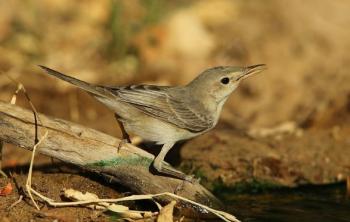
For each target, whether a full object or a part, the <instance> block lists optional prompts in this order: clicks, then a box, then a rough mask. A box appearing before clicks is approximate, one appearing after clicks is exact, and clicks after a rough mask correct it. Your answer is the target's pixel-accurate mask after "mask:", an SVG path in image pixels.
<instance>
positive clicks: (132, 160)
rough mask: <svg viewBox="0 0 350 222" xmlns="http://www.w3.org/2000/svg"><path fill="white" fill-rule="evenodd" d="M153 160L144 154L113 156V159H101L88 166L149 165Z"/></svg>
mask: <svg viewBox="0 0 350 222" xmlns="http://www.w3.org/2000/svg"><path fill="white" fill-rule="evenodd" d="M152 162H153V159H150V158H147V157H142V156H128V157H113V158H111V159H106V160H99V161H96V162H94V163H89V164H88V166H95V167H96V166H98V167H113V166H120V165H129V166H144V167H149V166H150V165H151V164H152Z"/></svg>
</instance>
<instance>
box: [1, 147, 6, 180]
mask: <svg viewBox="0 0 350 222" xmlns="http://www.w3.org/2000/svg"><path fill="white" fill-rule="evenodd" d="M3 146H4V142H3V141H2V140H0V174H1V175H2V176H3V177H5V178H7V175H6V173H5V172H4V171H2V148H3Z"/></svg>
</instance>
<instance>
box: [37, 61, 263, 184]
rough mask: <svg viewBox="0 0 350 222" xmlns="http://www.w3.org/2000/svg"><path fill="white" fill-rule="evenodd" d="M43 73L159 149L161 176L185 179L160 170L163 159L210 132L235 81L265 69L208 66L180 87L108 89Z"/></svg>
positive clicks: (182, 175)
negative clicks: (182, 144)
mask: <svg viewBox="0 0 350 222" xmlns="http://www.w3.org/2000/svg"><path fill="white" fill-rule="evenodd" d="M40 67H41V68H43V69H44V70H45V71H46V72H47V73H48V74H50V75H53V76H55V77H58V78H60V79H62V80H64V81H67V82H69V83H72V84H74V85H76V86H77V87H79V88H81V89H83V90H85V91H87V92H89V93H90V94H91V95H93V96H94V97H95V98H96V99H98V100H99V101H101V102H102V103H103V104H105V105H107V106H108V107H109V108H110V109H112V110H113V111H114V112H115V113H116V115H117V116H118V120H119V121H120V122H121V123H122V126H123V127H124V128H125V130H126V131H127V132H129V133H130V132H131V133H134V134H136V135H139V136H140V137H142V138H143V139H145V140H148V141H154V142H156V143H158V144H163V147H162V150H161V152H160V153H159V155H158V156H157V157H156V159H155V161H154V163H153V165H154V167H155V168H156V169H157V170H158V171H159V172H161V173H166V174H170V175H172V176H175V177H179V178H182V179H186V178H187V177H186V176H185V175H184V174H182V173H181V172H179V171H174V170H170V168H167V167H164V166H165V165H164V164H163V159H164V157H165V155H166V153H167V152H168V151H169V150H170V149H171V147H172V146H173V145H174V144H175V143H176V142H177V141H180V140H185V139H189V138H192V137H195V136H197V135H200V134H203V133H205V132H206V131H208V130H210V129H211V128H213V127H214V126H215V125H216V124H217V122H218V119H219V116H220V113H221V109H222V106H223V105H224V103H225V102H226V100H227V98H228V96H229V95H230V94H231V93H232V92H233V91H234V90H235V89H236V88H237V87H238V85H239V83H240V81H241V80H242V79H244V78H246V77H248V76H250V75H251V74H254V73H258V72H260V71H262V70H264V69H265V68H266V66H265V65H263V64H259V65H255V66H248V67H233V66H225V67H214V68H211V69H208V70H205V71H204V72H203V73H201V74H200V75H199V76H198V77H197V78H195V79H194V80H193V81H192V82H190V83H189V84H187V85H186V86H175V87H171V86H155V85H131V86H121V87H108V86H100V85H93V84H90V83H86V82H84V81H81V80H78V79H75V78H73V77H70V76H67V75H65V74H63V73H60V72H57V71H55V70H52V69H50V68H47V67H45V66H40Z"/></svg>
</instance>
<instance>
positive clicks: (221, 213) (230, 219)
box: [35, 191, 239, 222]
mask: <svg viewBox="0 0 350 222" xmlns="http://www.w3.org/2000/svg"><path fill="white" fill-rule="evenodd" d="M35 194H36V195H37V196H39V197H41V198H42V199H43V200H44V201H45V202H47V203H48V204H49V205H51V206H54V207H63V206H65V207H67V206H77V205H87V204H93V203H95V204H99V203H102V202H104V203H117V202H122V201H131V200H132V201H135V200H153V199H154V198H155V197H159V196H169V197H172V198H175V199H179V200H182V201H185V202H188V203H191V204H193V205H195V206H199V207H201V208H203V209H205V210H207V211H208V212H211V213H213V214H214V215H216V216H217V217H219V218H221V219H222V220H224V221H226V222H239V220H238V219H237V218H236V217H235V216H233V215H231V214H229V213H226V212H224V211H219V210H215V209H212V208H210V207H208V206H205V205H203V204H200V203H197V202H195V201H192V200H189V199H187V198H184V197H181V196H178V195H176V194H173V193H168V192H165V193H159V194H144V195H131V196H128V197H122V198H117V199H99V198H97V199H91V200H79V201H74V202H55V201H53V200H52V199H50V198H48V197H45V196H43V195H42V194H40V193H38V192H36V191H35Z"/></svg>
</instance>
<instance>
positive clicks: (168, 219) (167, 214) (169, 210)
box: [157, 200, 176, 222]
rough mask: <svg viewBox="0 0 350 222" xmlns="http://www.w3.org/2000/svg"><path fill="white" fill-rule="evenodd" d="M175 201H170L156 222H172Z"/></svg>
mask: <svg viewBox="0 0 350 222" xmlns="http://www.w3.org/2000/svg"><path fill="white" fill-rule="evenodd" d="M175 204H176V201H174V200H173V201H171V202H170V203H169V204H168V205H166V206H165V207H163V208H162V209H161V210H160V212H159V216H158V219H157V222H172V221H173V211H174V206H175Z"/></svg>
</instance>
